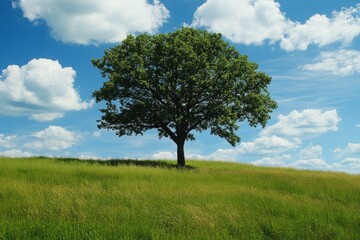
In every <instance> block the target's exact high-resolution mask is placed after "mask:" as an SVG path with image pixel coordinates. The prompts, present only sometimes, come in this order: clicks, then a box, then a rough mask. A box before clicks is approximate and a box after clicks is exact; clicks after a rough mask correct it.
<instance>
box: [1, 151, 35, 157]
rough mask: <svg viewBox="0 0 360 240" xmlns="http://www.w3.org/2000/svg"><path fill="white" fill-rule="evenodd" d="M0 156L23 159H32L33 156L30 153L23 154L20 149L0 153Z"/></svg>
mask: <svg viewBox="0 0 360 240" xmlns="http://www.w3.org/2000/svg"><path fill="white" fill-rule="evenodd" d="M0 156H2V157H10V158H23V157H32V156H33V154H32V153H30V152H23V151H21V150H19V149H13V150H8V151H4V152H0Z"/></svg>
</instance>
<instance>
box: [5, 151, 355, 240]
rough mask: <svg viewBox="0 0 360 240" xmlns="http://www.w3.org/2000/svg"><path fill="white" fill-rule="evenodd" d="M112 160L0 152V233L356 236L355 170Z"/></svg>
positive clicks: (152, 236) (43, 236) (129, 236)
mask: <svg viewBox="0 0 360 240" xmlns="http://www.w3.org/2000/svg"><path fill="white" fill-rule="evenodd" d="M133 162H134V161H133ZM133 162H130V163H133ZM118 163H120V164H117V162H116V161H114V162H113V164H102V163H101V162H92V163H89V162H84V161H72V160H57V159H44V158H33V159H6V158H1V159H0V239H357V238H358V237H359V236H360V175H347V174H343V173H330V172H312V171H298V170H292V169H278V168H262V167H256V166H251V165H244V164H234V163H220V162H202V161H189V162H188V163H189V165H190V166H191V167H192V168H187V169H177V168H176V167H175V166H174V165H172V164H175V163H172V162H166V161H161V162H155V163H156V164H140V165H135V164H130V165H126V164H124V162H118ZM150 163H152V162H150ZM144 165H146V166H144Z"/></svg>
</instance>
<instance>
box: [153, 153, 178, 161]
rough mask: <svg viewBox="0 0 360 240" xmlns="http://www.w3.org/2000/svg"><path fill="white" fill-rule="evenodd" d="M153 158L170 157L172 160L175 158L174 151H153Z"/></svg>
mask: <svg viewBox="0 0 360 240" xmlns="http://www.w3.org/2000/svg"><path fill="white" fill-rule="evenodd" d="M152 158H153V159H170V160H174V159H176V158H177V156H176V153H172V152H170V151H162V152H158V153H155V154H154V155H153V156H152Z"/></svg>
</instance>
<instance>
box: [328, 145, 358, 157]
mask: <svg viewBox="0 0 360 240" xmlns="http://www.w3.org/2000/svg"><path fill="white" fill-rule="evenodd" d="M334 154H335V155H336V156H337V157H343V156H345V155H353V154H360V143H349V144H348V145H347V146H346V147H345V148H344V149H342V148H336V149H335V150H334Z"/></svg>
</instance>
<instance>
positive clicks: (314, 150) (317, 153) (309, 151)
mask: <svg viewBox="0 0 360 240" xmlns="http://www.w3.org/2000/svg"><path fill="white" fill-rule="evenodd" d="M299 156H300V159H321V158H322V147H321V146H320V145H315V146H309V147H307V148H305V149H302V150H301V151H300V152H299Z"/></svg>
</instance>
